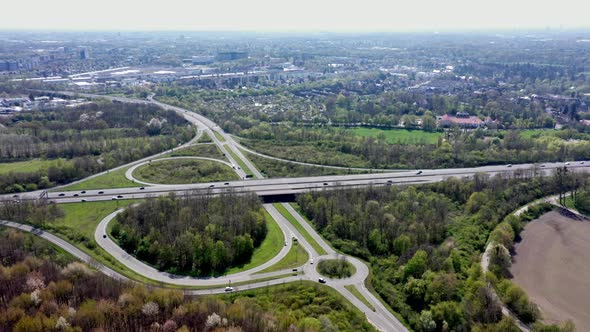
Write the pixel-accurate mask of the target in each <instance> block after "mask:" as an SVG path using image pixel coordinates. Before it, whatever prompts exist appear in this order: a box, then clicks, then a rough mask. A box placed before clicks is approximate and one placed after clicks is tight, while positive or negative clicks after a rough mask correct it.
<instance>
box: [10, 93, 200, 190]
mask: <svg viewBox="0 0 590 332" xmlns="http://www.w3.org/2000/svg"><path fill="white" fill-rule="evenodd" d="M0 124H1V125H2V126H0V161H1V162H4V163H7V162H15V161H26V160H31V159H41V160H57V162H54V163H50V164H48V166H47V167H41V169H38V170H34V171H14V172H10V173H4V174H0V192H1V193H13V192H22V191H25V190H26V191H31V190H37V189H45V188H49V187H52V186H55V185H59V184H65V183H68V182H71V181H74V180H78V179H81V178H84V177H86V176H88V175H91V174H94V173H98V172H101V171H103V170H107V169H110V168H113V167H116V166H119V165H122V164H124V163H127V162H130V161H133V160H136V159H140V158H142V157H146V156H149V155H153V154H155V153H158V152H161V151H163V150H166V149H170V148H172V147H175V146H177V145H178V144H180V143H183V142H186V141H188V140H189V139H190V138H191V137H193V136H194V131H193V130H192V129H191V128H190V127H188V126H187V122H186V121H185V120H184V119H183V118H182V117H180V116H178V115H176V113H174V112H171V111H163V110H160V109H159V108H157V107H154V106H146V105H135V104H122V103H110V102H98V103H91V104H86V105H83V106H79V107H76V108H67V109H49V110H43V111H35V112H22V113H19V114H16V115H13V116H10V117H2V118H0Z"/></svg>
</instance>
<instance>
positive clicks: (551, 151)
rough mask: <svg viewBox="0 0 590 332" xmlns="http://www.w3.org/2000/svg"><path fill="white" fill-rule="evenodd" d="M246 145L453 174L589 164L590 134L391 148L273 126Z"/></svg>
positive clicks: (492, 134)
mask: <svg viewBox="0 0 590 332" xmlns="http://www.w3.org/2000/svg"><path fill="white" fill-rule="evenodd" d="M240 136H242V137H244V139H243V140H241V143H242V144H243V145H244V146H247V147H249V148H251V149H253V150H255V151H257V152H261V153H265V154H268V155H271V156H274V157H280V158H285V159H290V160H295V161H300V162H308V163H316V164H324V165H333V166H344V167H367V168H369V167H370V168H448V167H474V166H482V165H490V164H491V165H493V164H505V163H514V164H516V163H539V162H545V161H555V160H560V161H568V160H586V159H588V158H590V143H589V142H588V139H589V138H590V136H589V134H587V133H582V132H578V131H577V130H574V129H568V130H559V131H552V132H543V131H539V132H538V133H536V134H533V135H524V134H522V133H520V132H518V131H486V130H475V131H467V132H465V131H461V130H451V131H448V132H446V133H445V135H444V136H441V138H440V139H439V140H438V142H437V143H435V144H430V143H427V142H425V141H420V139H419V137H420V136H419V135H416V137H418V138H417V139H416V140H415V141H413V142H408V143H407V144H390V143H388V142H387V141H386V139H385V137H360V136H356V135H355V134H354V133H353V132H351V131H348V130H346V129H342V128H329V127H328V128H320V127H312V128H307V127H291V126H286V125H285V126H270V125H267V124H263V125H260V126H256V127H253V128H250V129H248V130H243V131H241V132H240Z"/></svg>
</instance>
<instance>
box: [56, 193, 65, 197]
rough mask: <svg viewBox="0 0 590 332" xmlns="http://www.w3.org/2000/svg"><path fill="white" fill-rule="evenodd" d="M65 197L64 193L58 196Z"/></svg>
mask: <svg viewBox="0 0 590 332" xmlns="http://www.w3.org/2000/svg"><path fill="white" fill-rule="evenodd" d="M65 195H66V194H64V193H61V194H59V195H57V196H59V197H64V196H65Z"/></svg>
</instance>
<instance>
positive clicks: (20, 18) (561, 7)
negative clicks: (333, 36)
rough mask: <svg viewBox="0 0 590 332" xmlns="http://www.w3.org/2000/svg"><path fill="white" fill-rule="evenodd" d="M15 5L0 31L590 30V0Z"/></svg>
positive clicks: (55, 1)
mask: <svg viewBox="0 0 590 332" xmlns="http://www.w3.org/2000/svg"><path fill="white" fill-rule="evenodd" d="M4 8H5V9H6V8H7V7H6V6H4ZM8 8H10V9H9V11H14V13H12V14H10V13H5V15H2V19H0V29H19V30H23V29H24V30H115V31H120V30H198V31H220V30H222V31H358V32H378V31H445V30H486V29H510V30H512V29H530V28H536V29H539V28H541V29H545V28H547V27H549V28H553V29H556V28H560V27H561V28H589V27H590V19H589V17H590V0H559V1H555V0H490V1H481V0H404V1H400V0H289V1H285V0H242V1H235V0H165V1H162V0H159V1H154V0H98V1H97V0H90V1H88V0H18V1H16V2H14V5H10V6H9V7H8Z"/></svg>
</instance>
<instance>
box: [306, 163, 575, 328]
mask: <svg viewBox="0 0 590 332" xmlns="http://www.w3.org/2000/svg"><path fill="white" fill-rule="evenodd" d="M576 176H580V177H582V176H586V175H580V174H577V175H576ZM570 186H571V183H570ZM559 188H560V184H559V183H558V179H557V178H556V177H548V178H542V177H538V176H534V172H529V173H527V174H523V175H514V176H507V175H497V176H494V177H489V176H486V175H476V176H475V178H474V179H473V180H470V181H463V180H458V179H449V180H446V181H443V182H440V183H435V184H430V185H422V186H408V187H397V186H388V187H375V188H365V189H348V190H331V191H324V192H312V193H306V194H301V195H299V197H298V199H297V203H298V206H299V207H300V209H301V211H302V212H303V214H304V215H305V216H307V217H308V218H309V219H310V220H311V222H312V223H313V225H314V226H315V227H316V228H317V230H318V231H319V232H320V233H321V234H322V235H323V236H324V237H326V239H328V240H329V241H330V242H331V243H332V244H333V245H334V246H335V247H336V248H337V249H338V250H341V251H343V252H344V253H348V254H352V255H355V256H358V257H361V258H363V259H366V260H368V261H369V262H370V264H371V267H372V270H373V273H374V277H373V278H372V281H371V283H372V286H373V287H374V289H375V290H376V291H377V292H378V293H379V294H380V295H381V297H382V298H383V299H384V300H385V302H387V303H388V304H389V305H390V306H391V307H392V308H393V309H394V310H395V311H396V312H398V313H400V314H401V316H402V317H403V318H404V319H405V320H406V322H407V323H408V324H409V325H410V327H411V328H412V329H414V330H415V331H453V330H455V331H470V330H473V331H476V330H477V331H517V329H516V327H515V325H514V324H513V322H511V321H510V320H509V319H507V318H503V316H502V314H501V310H500V307H499V304H498V303H497V302H496V300H495V298H494V297H493V295H492V294H493V292H492V289H491V288H490V287H491V286H490V285H489V284H488V283H487V282H486V280H485V277H484V275H482V273H481V269H480V267H479V255H480V254H481V252H482V251H483V249H484V247H485V244H486V242H487V239H488V235H489V234H490V232H491V231H492V230H493V229H494V228H495V227H496V226H497V225H498V224H500V223H501V222H502V221H503V220H504V218H505V217H506V216H507V215H508V214H510V213H511V212H512V211H513V210H514V209H516V208H517V207H519V206H521V205H523V204H526V203H528V202H530V201H533V200H535V199H537V198H539V197H542V196H545V195H547V194H550V193H555V192H558V191H559ZM569 188H571V187H568V189H569Z"/></svg>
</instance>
